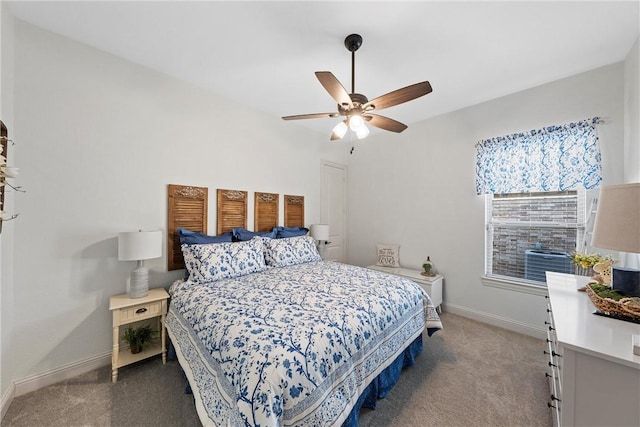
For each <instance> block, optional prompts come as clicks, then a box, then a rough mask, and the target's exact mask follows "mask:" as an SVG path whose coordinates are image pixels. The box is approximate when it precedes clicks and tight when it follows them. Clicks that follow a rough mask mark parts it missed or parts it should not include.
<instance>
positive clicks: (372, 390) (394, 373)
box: [342, 335, 422, 427]
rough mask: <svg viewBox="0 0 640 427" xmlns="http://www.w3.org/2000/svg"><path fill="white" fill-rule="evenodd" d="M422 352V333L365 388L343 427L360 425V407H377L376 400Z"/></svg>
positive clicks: (390, 387) (387, 390)
mask: <svg viewBox="0 0 640 427" xmlns="http://www.w3.org/2000/svg"><path fill="white" fill-rule="evenodd" d="M420 352H422V335H420V336H419V337H418V338H416V339H415V340H414V341H413V342H412V343H411V344H409V346H408V347H407V348H406V349H405V350H404V352H403V353H402V354H401V355H399V356H398V357H397V358H396V360H394V361H393V362H392V363H391V365H389V366H388V367H387V368H386V369H385V370H383V371H382V372H381V373H380V375H378V376H377V377H376V378H375V379H374V380H373V381H371V383H370V384H369V385H368V386H367V388H365V390H364V392H363V393H362V394H361V395H360V397H359V398H358V401H357V402H356V405H355V406H354V407H353V410H352V411H351V413H350V414H349V417H348V418H347V419H346V420H345V421H344V423H342V427H358V416H359V414H360V409H362V408H369V409H375V408H376V401H377V400H378V399H382V398H384V397H385V396H386V395H387V394H389V392H390V391H391V389H392V388H393V386H394V385H395V384H396V383H397V382H398V380H399V379H400V374H401V373H402V369H403V368H404V367H406V366H412V365H414V364H415V357H416V356H417V355H418V354H420Z"/></svg>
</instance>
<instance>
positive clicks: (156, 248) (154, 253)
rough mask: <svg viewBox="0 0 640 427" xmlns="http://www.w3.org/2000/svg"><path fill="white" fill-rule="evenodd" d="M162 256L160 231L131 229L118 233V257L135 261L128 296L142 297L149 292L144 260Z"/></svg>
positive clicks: (147, 271)
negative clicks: (130, 230)
mask: <svg viewBox="0 0 640 427" xmlns="http://www.w3.org/2000/svg"><path fill="white" fill-rule="evenodd" d="M161 256H162V231H142V230H140V231H132V232H123V233H120V234H118V259H119V260H120V261H137V262H138V263H137V266H136V268H134V269H133V271H131V275H130V278H129V280H130V283H129V297H130V298H142V297H144V296H147V294H148V293H149V269H148V268H147V267H145V266H144V260H147V259H152V258H160V257H161Z"/></svg>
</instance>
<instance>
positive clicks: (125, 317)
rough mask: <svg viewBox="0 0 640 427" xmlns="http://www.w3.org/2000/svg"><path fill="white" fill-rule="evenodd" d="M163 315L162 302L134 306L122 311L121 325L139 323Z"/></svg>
mask: <svg viewBox="0 0 640 427" xmlns="http://www.w3.org/2000/svg"><path fill="white" fill-rule="evenodd" d="M160 314H162V301H153V302H149V303H146V304H139V305H134V306H132V307H127V308H123V309H120V324H123V323H130V322H137V321H138V320H144V319H149V318H152V317H156V316H159V315H160Z"/></svg>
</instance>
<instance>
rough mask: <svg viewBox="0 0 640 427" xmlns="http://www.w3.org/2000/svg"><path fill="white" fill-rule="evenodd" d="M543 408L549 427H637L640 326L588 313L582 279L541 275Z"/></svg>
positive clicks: (639, 414) (589, 307) (589, 304)
mask: <svg viewBox="0 0 640 427" xmlns="http://www.w3.org/2000/svg"><path fill="white" fill-rule="evenodd" d="M546 277H547V287H548V289H549V305H548V309H547V311H548V313H549V321H548V322H547V331H548V339H547V350H546V351H547V353H548V354H549V361H548V367H549V370H548V373H547V377H548V378H549V385H550V388H551V398H550V401H549V407H550V408H551V410H552V413H553V421H554V425H560V426H640V356H638V355H634V354H633V345H632V336H633V335H634V334H635V335H637V334H640V324H637V323H632V322H626V321H623V320H616V319H610V318H606V317H603V316H598V315H595V314H593V312H594V310H595V306H594V305H593V303H592V302H591V300H590V299H589V297H588V296H587V294H586V292H579V291H578V290H577V289H578V288H580V287H582V286H584V285H585V284H587V283H588V282H589V281H590V278H589V277H586V276H574V275H571V274H563V273H552V272H547V273H546Z"/></svg>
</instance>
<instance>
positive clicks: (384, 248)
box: [376, 244, 400, 267]
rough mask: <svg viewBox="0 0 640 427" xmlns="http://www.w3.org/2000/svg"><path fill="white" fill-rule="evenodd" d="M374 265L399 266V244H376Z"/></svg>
mask: <svg viewBox="0 0 640 427" xmlns="http://www.w3.org/2000/svg"><path fill="white" fill-rule="evenodd" d="M376 265H379V266H381V267H400V245H385V244H378V245H377V255H376Z"/></svg>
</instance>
